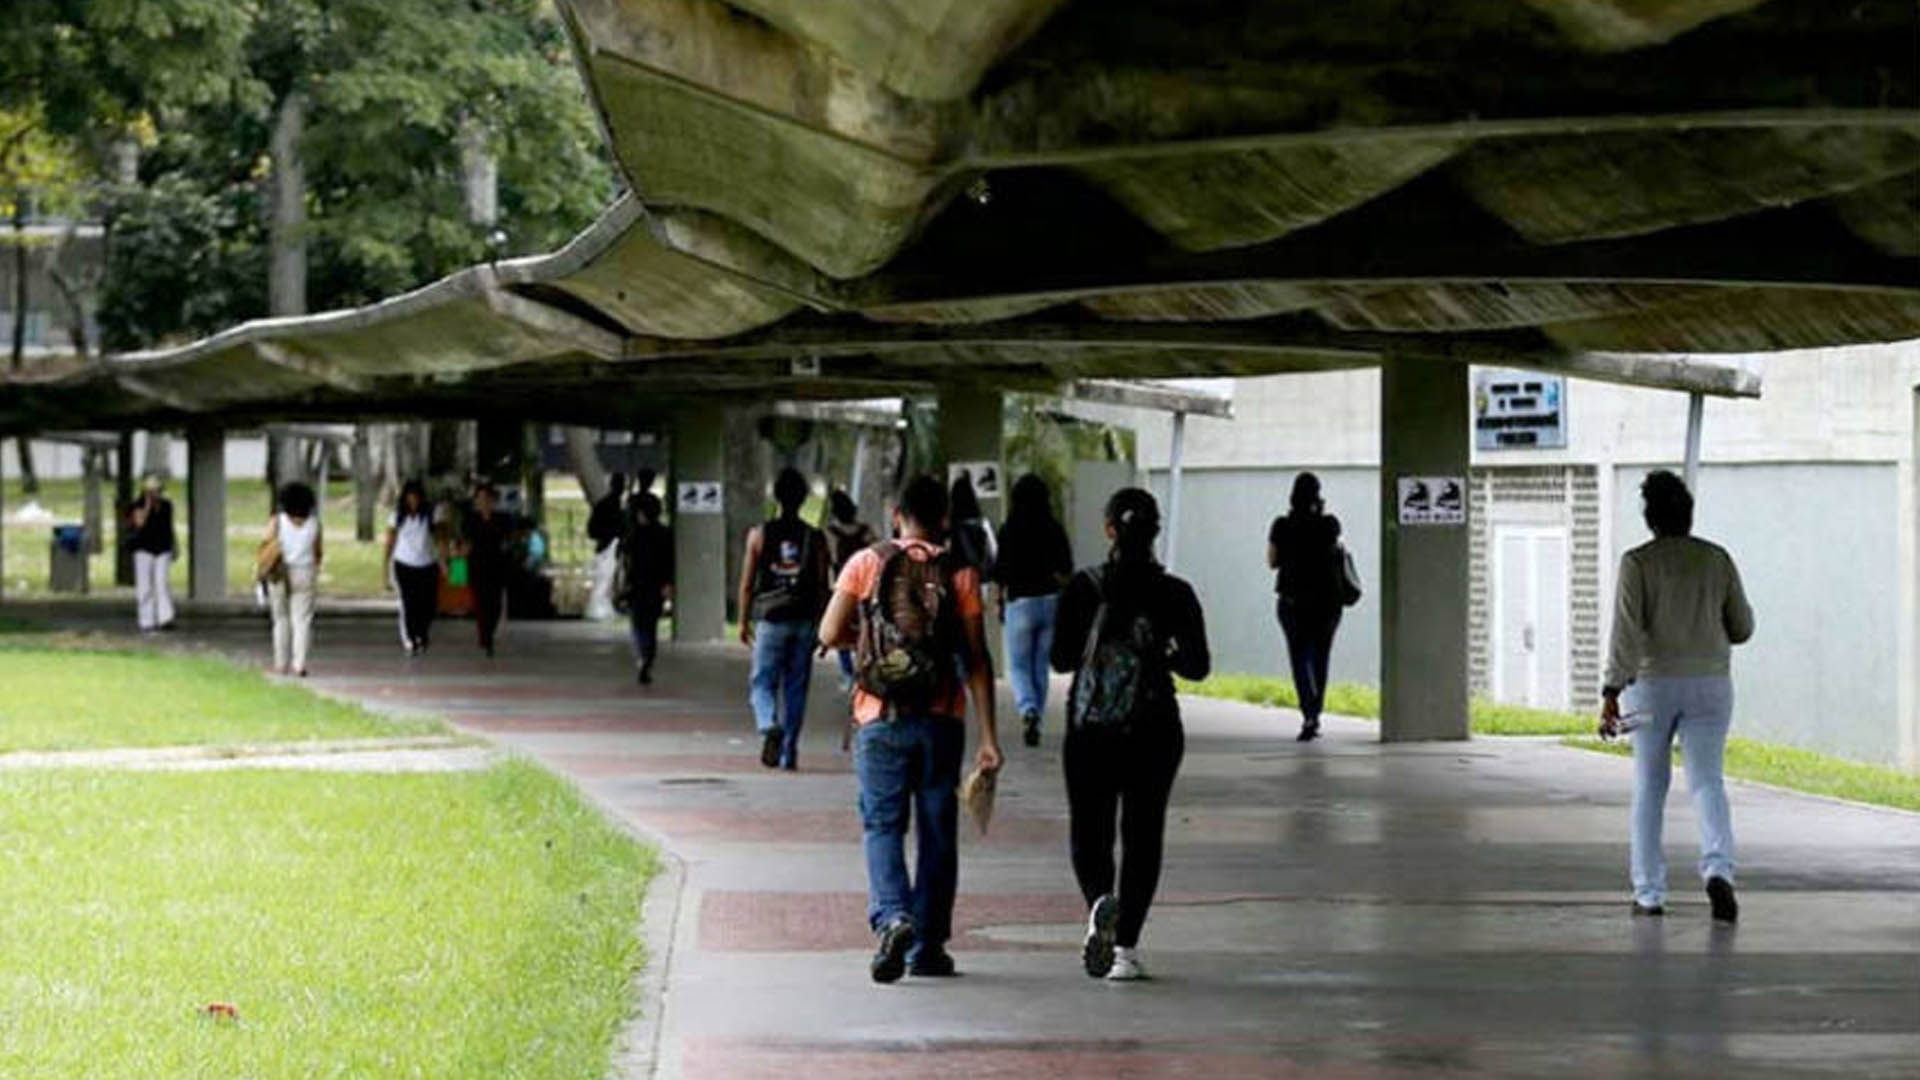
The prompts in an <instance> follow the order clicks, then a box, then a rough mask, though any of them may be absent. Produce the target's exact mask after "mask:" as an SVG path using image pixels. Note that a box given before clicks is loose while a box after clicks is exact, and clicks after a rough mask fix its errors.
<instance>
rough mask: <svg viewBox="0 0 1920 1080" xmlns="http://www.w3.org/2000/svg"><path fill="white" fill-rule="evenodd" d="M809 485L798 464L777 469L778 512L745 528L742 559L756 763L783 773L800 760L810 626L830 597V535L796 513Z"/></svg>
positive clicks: (810, 678)
mask: <svg viewBox="0 0 1920 1080" xmlns="http://www.w3.org/2000/svg"><path fill="white" fill-rule="evenodd" d="M809 490H810V489H809V487H808V486H807V478H806V477H804V476H801V475H800V473H799V471H798V470H796V469H782V470H780V475H779V477H777V478H776V479H775V480H774V482H773V499H774V501H775V502H776V503H778V504H780V516H778V517H776V518H774V519H773V520H772V521H769V522H767V523H766V524H764V525H758V526H755V527H754V528H753V530H752V531H750V532H748V533H747V551H746V557H745V558H744V559H742V560H741V564H740V642H741V644H743V645H746V646H747V647H748V648H750V649H752V650H753V674H752V676H751V678H750V681H749V687H750V690H749V697H750V700H751V701H752V704H753V722H754V726H755V727H756V728H757V729H758V730H759V732H760V764H762V765H765V766H766V767H767V768H769V769H771V768H774V767H775V766H778V767H779V768H782V769H785V770H787V771H788V772H792V771H794V770H795V769H796V768H798V767H799V765H798V754H799V749H800V728H801V726H802V725H803V724H805V723H806V719H807V688H808V687H809V686H810V685H811V684H812V682H813V641H814V627H815V626H816V625H817V624H818V623H819V621H820V609H821V608H822V607H824V606H825V605H826V602H827V586H828V577H827V573H828V571H827V538H826V536H825V535H823V534H822V533H821V532H820V530H819V529H816V528H814V527H813V526H811V525H809V524H807V523H806V522H804V521H802V520H800V507H801V505H802V504H803V503H805V502H806V501H807V494H808V492H809ZM783 713H784V716H783V715H782V714H783ZM783 721H784V722H783Z"/></svg>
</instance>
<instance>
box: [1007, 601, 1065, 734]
mask: <svg viewBox="0 0 1920 1080" xmlns="http://www.w3.org/2000/svg"><path fill="white" fill-rule="evenodd" d="M1059 607H1060V594H1058V593H1051V594H1049V595H1046V596H1023V597H1021V598H1020V599H1018V600H1009V601H1007V627H1006V633H1005V638H1006V647H1007V681H1008V682H1011V683H1012V684H1013V705H1014V708H1015V709H1017V710H1018V711H1019V713H1020V715H1021V716H1023V717H1025V716H1039V715H1041V714H1043V713H1045V712H1046V711H1047V656H1048V654H1049V653H1051V652H1052V651H1053V616H1054V613H1055V612H1056V611H1057V610H1058V609H1059Z"/></svg>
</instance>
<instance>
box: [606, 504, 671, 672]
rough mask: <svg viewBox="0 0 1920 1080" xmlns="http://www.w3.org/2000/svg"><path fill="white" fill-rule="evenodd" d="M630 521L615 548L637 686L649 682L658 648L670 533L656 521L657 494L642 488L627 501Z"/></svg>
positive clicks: (666, 596)
mask: <svg viewBox="0 0 1920 1080" xmlns="http://www.w3.org/2000/svg"><path fill="white" fill-rule="evenodd" d="M630 505H631V508H632V513H631V519H632V520H631V521H630V522H629V523H628V526H627V534H626V536H625V537H624V538H622V539H621V541H620V543H619V545H618V547H619V552H620V559H621V561H622V567H623V569H624V573H623V574H622V575H621V577H622V578H623V580H622V582H621V585H622V587H623V588H625V589H626V593H627V595H626V598H625V599H626V604H627V620H628V623H629V625H630V627H631V629H632V633H633V662H634V665H635V667H637V668H638V669H639V673H638V675H637V678H638V679H639V681H640V685H641V686H646V685H648V684H650V683H652V682H653V661H654V657H655V656H657V655H658V654H659V651H660V613H661V612H662V611H663V610H665V608H666V603H667V601H668V600H669V599H671V598H672V597H673V533H672V531H670V530H669V529H668V528H667V527H666V526H665V525H662V524H660V513H661V509H662V508H661V506H660V497H659V496H658V495H655V494H654V493H653V492H651V491H643V492H641V493H640V494H638V495H635V496H634V497H633V500H632V502H631V504H630Z"/></svg>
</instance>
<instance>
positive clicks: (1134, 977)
mask: <svg viewBox="0 0 1920 1080" xmlns="http://www.w3.org/2000/svg"><path fill="white" fill-rule="evenodd" d="M1146 977H1147V969H1146V968H1144V967H1141V966H1140V950H1139V949H1129V948H1127V947H1126V946H1124V945H1122V946H1120V947H1119V948H1116V949H1114V950H1113V966H1112V967H1110V968H1108V969H1107V981H1108V982H1136V981H1138V980H1140V979H1144V978H1146Z"/></svg>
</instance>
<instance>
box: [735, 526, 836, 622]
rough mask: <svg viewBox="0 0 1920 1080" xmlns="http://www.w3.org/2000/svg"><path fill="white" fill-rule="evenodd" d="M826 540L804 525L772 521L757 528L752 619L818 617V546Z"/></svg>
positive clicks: (782, 619) (811, 527) (807, 620)
mask: <svg viewBox="0 0 1920 1080" xmlns="http://www.w3.org/2000/svg"><path fill="white" fill-rule="evenodd" d="M825 542H826V538H825V537H824V536H822V535H821V534H820V530H819V529H816V528H814V527H813V526H811V525H809V524H807V523H806V522H804V521H797V520H788V519H786V518H775V519H774V520H772V521H769V522H767V523H766V524H765V525H763V526H761V528H760V562H759V564H758V565H757V566H755V567H754V571H753V612H752V615H753V618H754V620H755V621H760V620H765V621H767V622H811V621H813V620H814V619H817V618H819V617H820V608H821V599H822V598H821V596H820V575H819V574H818V573H817V572H816V570H817V568H818V564H819V560H820V554H819V552H820V545H821V544H823V543H825Z"/></svg>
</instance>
